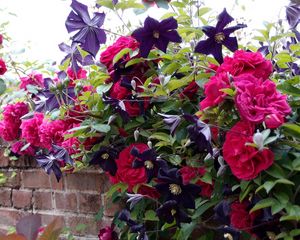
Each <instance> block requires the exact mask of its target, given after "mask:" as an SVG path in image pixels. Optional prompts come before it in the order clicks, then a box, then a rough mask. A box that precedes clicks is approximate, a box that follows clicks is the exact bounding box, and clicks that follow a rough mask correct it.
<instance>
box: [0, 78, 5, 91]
mask: <svg viewBox="0 0 300 240" xmlns="http://www.w3.org/2000/svg"><path fill="white" fill-rule="evenodd" d="M5 91H6V84H5V82H4V80H3V79H2V78H0V95H2V94H3V93H5Z"/></svg>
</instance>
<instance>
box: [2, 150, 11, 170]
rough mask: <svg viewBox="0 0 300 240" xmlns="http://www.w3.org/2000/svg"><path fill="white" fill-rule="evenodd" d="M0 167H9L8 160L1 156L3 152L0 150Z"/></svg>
mask: <svg viewBox="0 0 300 240" xmlns="http://www.w3.org/2000/svg"><path fill="white" fill-rule="evenodd" d="M0 156H1V157H0V167H8V166H9V158H8V157H4V156H3V150H0Z"/></svg>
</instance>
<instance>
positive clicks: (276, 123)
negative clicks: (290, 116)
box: [265, 113, 284, 129]
mask: <svg viewBox="0 0 300 240" xmlns="http://www.w3.org/2000/svg"><path fill="white" fill-rule="evenodd" d="M265 123H266V126H267V128H270V129H275V128H279V127H280V126H281V125H282V124H283V123H284V117H283V116H282V115H280V114H274V113H272V114H269V115H267V116H266V117H265Z"/></svg>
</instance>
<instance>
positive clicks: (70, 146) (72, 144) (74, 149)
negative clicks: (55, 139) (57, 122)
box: [61, 137, 80, 155]
mask: <svg viewBox="0 0 300 240" xmlns="http://www.w3.org/2000/svg"><path fill="white" fill-rule="evenodd" d="M61 146H62V147H64V148H65V149H67V151H68V153H69V154H70V155H72V154H76V153H80V148H79V147H80V142H79V140H78V138H76V137H71V138H68V139H67V140H65V141H63V142H62V144H61Z"/></svg>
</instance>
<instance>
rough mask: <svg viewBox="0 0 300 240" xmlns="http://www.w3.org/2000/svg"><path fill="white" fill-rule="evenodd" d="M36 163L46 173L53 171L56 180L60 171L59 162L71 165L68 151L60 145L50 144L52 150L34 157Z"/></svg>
mask: <svg viewBox="0 0 300 240" xmlns="http://www.w3.org/2000/svg"><path fill="white" fill-rule="evenodd" d="M36 160H37V163H38V165H39V166H40V167H42V168H43V169H44V170H45V171H46V173H47V174H51V172H53V173H54V175H55V177H56V180H57V181H59V180H60V178H61V176H62V172H61V170H60V166H61V163H63V164H70V165H73V160H72V159H71V158H70V156H69V153H68V151H67V150H66V149H65V148H63V147H60V146H57V145H52V151H51V152H50V153H49V154H43V155H39V156H37V157H36Z"/></svg>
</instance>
